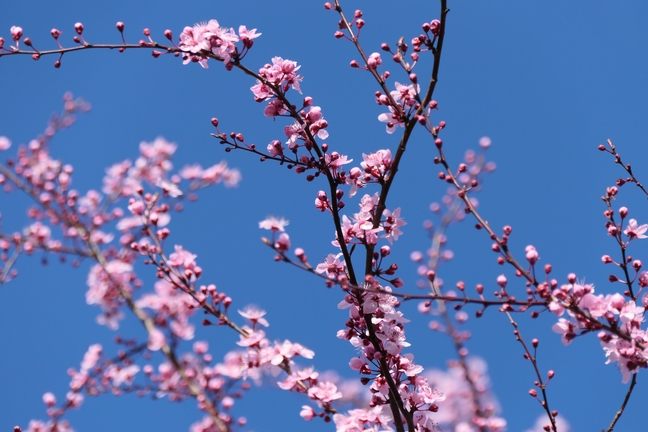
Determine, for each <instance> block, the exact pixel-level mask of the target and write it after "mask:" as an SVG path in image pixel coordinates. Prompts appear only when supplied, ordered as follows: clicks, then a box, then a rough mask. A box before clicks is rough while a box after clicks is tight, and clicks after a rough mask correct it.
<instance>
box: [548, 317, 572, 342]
mask: <svg viewBox="0 0 648 432" xmlns="http://www.w3.org/2000/svg"><path fill="white" fill-rule="evenodd" d="M551 329H552V330H553V331H555V332H556V333H560V334H561V335H562V343H563V345H569V344H570V343H571V341H572V340H573V339H574V338H575V337H576V333H575V332H574V330H575V329H576V326H575V325H574V324H573V323H572V322H570V321H567V320H566V319H564V318H560V319H559V320H558V322H557V323H556V324H554V325H553V327H551Z"/></svg>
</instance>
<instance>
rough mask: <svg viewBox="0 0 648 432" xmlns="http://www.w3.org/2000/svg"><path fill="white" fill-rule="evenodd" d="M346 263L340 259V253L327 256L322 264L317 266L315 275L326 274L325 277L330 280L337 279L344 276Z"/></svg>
mask: <svg viewBox="0 0 648 432" xmlns="http://www.w3.org/2000/svg"><path fill="white" fill-rule="evenodd" d="M345 268H346V263H345V262H344V259H343V258H342V253H339V254H337V255H333V254H328V256H327V257H326V258H325V259H324V262H323V263H319V264H317V267H316V268H315V273H318V274H322V273H326V276H327V277H329V278H332V279H337V277H338V276H339V275H343V274H345Z"/></svg>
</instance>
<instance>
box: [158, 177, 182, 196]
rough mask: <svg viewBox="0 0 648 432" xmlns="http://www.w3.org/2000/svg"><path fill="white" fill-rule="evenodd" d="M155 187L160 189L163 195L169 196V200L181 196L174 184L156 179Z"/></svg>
mask: <svg viewBox="0 0 648 432" xmlns="http://www.w3.org/2000/svg"><path fill="white" fill-rule="evenodd" d="M155 186H157V187H159V188H162V190H163V191H164V193H165V194H167V195H169V196H170V197H171V198H177V197H179V196H180V195H182V191H181V190H180V188H179V187H178V186H177V185H176V184H174V183H172V182H170V181H168V180H164V179H158V180H157V181H156V182H155Z"/></svg>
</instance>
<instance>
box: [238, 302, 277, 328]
mask: <svg viewBox="0 0 648 432" xmlns="http://www.w3.org/2000/svg"><path fill="white" fill-rule="evenodd" d="M238 313H239V314H240V315H241V316H242V317H243V318H247V319H249V320H250V321H251V322H252V324H256V323H259V324H261V325H262V326H264V327H268V326H269V325H270V323H268V320H266V319H265V318H263V317H264V316H265V314H266V311H264V310H263V309H259V308H256V307H254V306H246V307H245V308H244V309H243V310H242V311H241V310H240V311H238Z"/></svg>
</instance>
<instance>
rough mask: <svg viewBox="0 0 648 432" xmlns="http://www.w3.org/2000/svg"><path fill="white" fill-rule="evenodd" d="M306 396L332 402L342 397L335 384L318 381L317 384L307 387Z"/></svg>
mask: <svg viewBox="0 0 648 432" xmlns="http://www.w3.org/2000/svg"><path fill="white" fill-rule="evenodd" d="M308 396H309V397H310V398H311V399H314V400H317V401H319V402H324V403H328V402H332V401H334V400H336V399H340V398H341V397H342V393H340V392H339V391H338V389H337V386H336V385H335V384H333V383H331V382H319V383H317V385H315V386H313V387H311V388H309V389H308Z"/></svg>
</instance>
